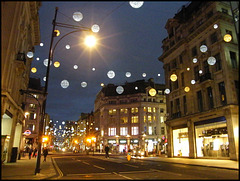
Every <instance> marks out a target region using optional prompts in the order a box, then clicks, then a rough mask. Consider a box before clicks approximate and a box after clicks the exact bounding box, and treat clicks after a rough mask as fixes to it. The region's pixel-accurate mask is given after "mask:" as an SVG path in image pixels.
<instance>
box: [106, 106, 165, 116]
mask: <svg viewBox="0 0 240 181" xmlns="http://www.w3.org/2000/svg"><path fill="white" fill-rule="evenodd" d="M143 111H144V112H149V113H151V112H153V113H155V112H156V108H155V107H143ZM163 112H164V109H163V108H160V113H163ZM120 113H121V114H127V113H128V109H127V108H121V109H120ZM131 113H138V108H137V107H135V108H131ZM116 114H117V109H109V110H108V115H116Z"/></svg>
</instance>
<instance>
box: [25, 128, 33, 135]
mask: <svg viewBox="0 0 240 181" xmlns="http://www.w3.org/2000/svg"><path fill="white" fill-rule="evenodd" d="M24 134H25V135H26V136H29V135H31V134H32V132H31V131H30V130H28V129H27V130H26V131H25V132H24Z"/></svg>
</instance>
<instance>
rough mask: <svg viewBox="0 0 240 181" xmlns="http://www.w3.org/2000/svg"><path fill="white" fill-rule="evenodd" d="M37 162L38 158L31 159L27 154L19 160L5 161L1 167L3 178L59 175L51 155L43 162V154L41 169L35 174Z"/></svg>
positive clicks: (38, 178)
mask: <svg viewBox="0 0 240 181" xmlns="http://www.w3.org/2000/svg"><path fill="white" fill-rule="evenodd" d="M36 164H37V158H31V159H30V160H29V158H28V156H27V155H26V156H25V157H21V159H20V160H17V162H14V163H4V164H3V165H2V169H1V180H43V179H47V178H50V177H52V176H55V175H57V173H56V171H55V169H54V167H53V164H52V158H51V155H48V156H47V161H46V162H43V156H41V163H40V169H41V170H40V173H37V174H36V175H35V169H36Z"/></svg>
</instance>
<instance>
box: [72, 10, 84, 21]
mask: <svg viewBox="0 0 240 181" xmlns="http://www.w3.org/2000/svg"><path fill="white" fill-rule="evenodd" d="M73 19H74V20H75V21H81V20H82V19H83V15H82V13H80V12H75V13H73Z"/></svg>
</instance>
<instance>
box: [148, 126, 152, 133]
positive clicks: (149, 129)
mask: <svg viewBox="0 0 240 181" xmlns="http://www.w3.org/2000/svg"><path fill="white" fill-rule="evenodd" d="M148 133H149V135H152V126H149V127H148Z"/></svg>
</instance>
